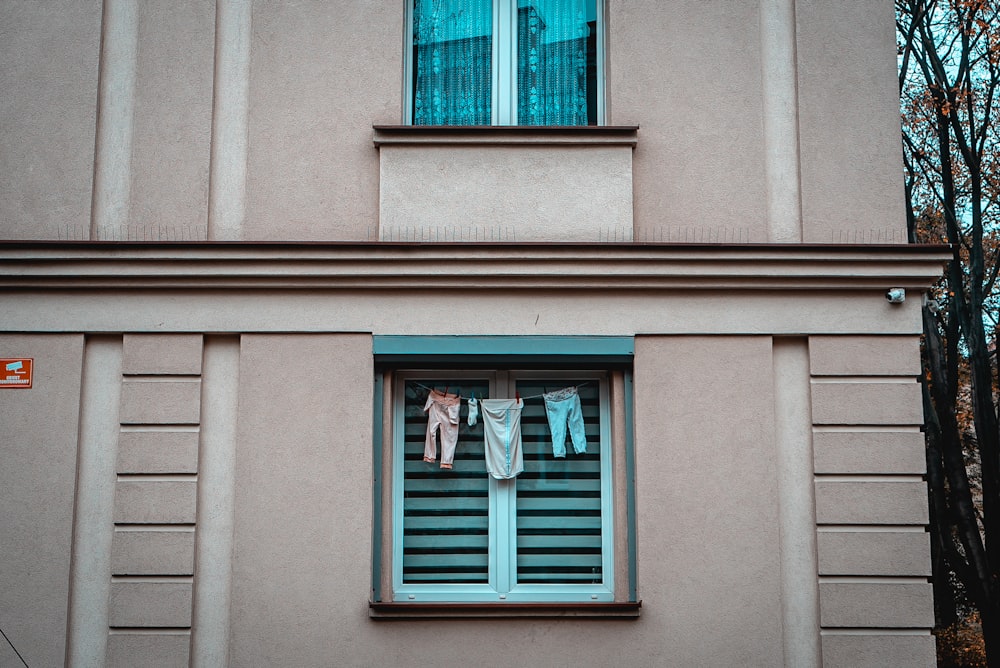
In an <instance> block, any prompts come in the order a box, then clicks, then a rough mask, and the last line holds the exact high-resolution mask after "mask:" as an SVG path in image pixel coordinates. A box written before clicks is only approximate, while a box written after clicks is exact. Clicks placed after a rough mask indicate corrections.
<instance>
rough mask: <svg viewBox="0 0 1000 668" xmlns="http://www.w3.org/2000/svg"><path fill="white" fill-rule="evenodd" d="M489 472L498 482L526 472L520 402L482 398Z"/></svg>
mask: <svg viewBox="0 0 1000 668" xmlns="http://www.w3.org/2000/svg"><path fill="white" fill-rule="evenodd" d="M479 407H480V409H481V410H482V413H483V435H484V436H485V439H486V470H487V471H489V472H490V475H491V476H493V477H494V478H497V479H498V480H507V479H510V478H514V477H516V476H517V474H519V473H520V472H521V471H523V470H524V454H523V453H522V452H521V409H522V408H523V407H524V401H522V400H521V399H482V400H481V401H479Z"/></svg>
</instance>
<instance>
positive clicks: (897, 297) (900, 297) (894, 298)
mask: <svg viewBox="0 0 1000 668" xmlns="http://www.w3.org/2000/svg"><path fill="white" fill-rule="evenodd" d="M885 299H886V301H888V302H889V303H890V304H902V303H903V302H905V301H906V290H904V289H903V288H889V289H888V290H887V291H886V293H885Z"/></svg>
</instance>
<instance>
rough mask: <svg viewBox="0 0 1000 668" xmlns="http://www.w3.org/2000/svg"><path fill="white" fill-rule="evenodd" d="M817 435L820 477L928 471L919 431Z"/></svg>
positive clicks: (816, 460) (840, 432)
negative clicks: (842, 474)
mask: <svg viewBox="0 0 1000 668" xmlns="http://www.w3.org/2000/svg"><path fill="white" fill-rule="evenodd" d="M861 429H863V428H860V427H859V431H816V432H814V433H813V452H814V455H815V466H816V473H831V474H841V473H873V474H879V473H889V474H893V473H895V474H898V473H909V474H919V475H922V474H923V473H924V471H925V470H926V469H927V459H926V457H925V454H924V435H923V434H922V433H921V432H919V431H916V430H915V429H914V430H913V431H863V430H861Z"/></svg>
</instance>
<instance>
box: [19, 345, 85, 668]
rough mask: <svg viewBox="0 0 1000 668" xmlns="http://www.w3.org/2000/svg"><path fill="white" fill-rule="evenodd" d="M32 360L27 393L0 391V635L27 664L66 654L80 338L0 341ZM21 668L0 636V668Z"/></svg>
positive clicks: (55, 660) (58, 660)
mask: <svg viewBox="0 0 1000 668" xmlns="http://www.w3.org/2000/svg"><path fill="white" fill-rule="evenodd" d="M0 357H31V358H33V359H34V383H33V385H32V387H31V388H30V389H16V390H15V389H0V431H2V436H0V441H2V446H0V452H2V457H3V463H2V465H0V505H2V506H3V512H2V513H0V536H2V537H3V538H2V539H0V563H2V564H3V568H2V569H0V628H2V629H3V632H4V634H5V635H6V636H7V638H8V639H9V640H10V642H11V643H12V644H13V646H14V647H16V648H17V651H18V652H20V653H21V656H22V657H23V658H24V660H25V661H26V662H27V664H28V665H29V666H57V665H61V664H62V662H63V658H64V655H65V651H66V625H67V621H68V616H67V603H68V600H69V584H70V552H71V549H70V548H71V545H72V540H73V502H74V496H75V489H76V485H75V481H76V466H77V461H76V459H77V427H78V419H79V412H80V374H81V365H82V361H83V337H82V336H80V335H79V334H67V335H50V336H38V335H16V334H5V335H0ZM19 664H20V661H18V659H17V658H16V656H15V655H14V654H13V653H12V652H11V650H10V648H9V647H8V646H7V643H6V642H4V641H3V639H2V638H0V665H4V666H14V665H19Z"/></svg>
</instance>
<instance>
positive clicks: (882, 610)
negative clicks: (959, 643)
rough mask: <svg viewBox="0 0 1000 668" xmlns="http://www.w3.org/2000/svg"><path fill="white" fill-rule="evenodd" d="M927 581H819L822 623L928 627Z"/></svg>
mask: <svg viewBox="0 0 1000 668" xmlns="http://www.w3.org/2000/svg"><path fill="white" fill-rule="evenodd" d="M931 591H932V590H931V585H930V584H925V583H884V582H863V583H841V582H837V583H832V582H824V583H820V585H819V596H820V606H821V607H820V617H821V620H822V623H823V626H825V627H849V628H857V627H865V626H871V627H876V628H919V627H924V628H930V627H931V626H934V608H933V605H932V599H931V597H932V593H931Z"/></svg>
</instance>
